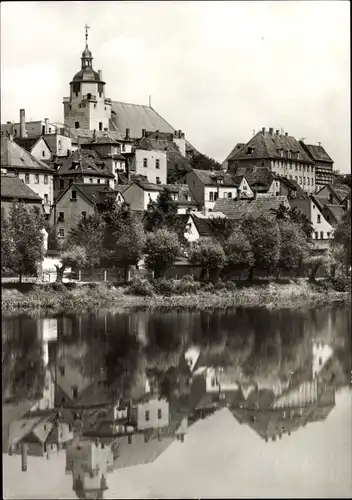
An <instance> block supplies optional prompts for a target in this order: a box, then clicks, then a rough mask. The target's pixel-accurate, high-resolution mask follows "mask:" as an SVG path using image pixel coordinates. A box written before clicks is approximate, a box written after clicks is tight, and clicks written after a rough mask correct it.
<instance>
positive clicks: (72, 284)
mask: <svg viewBox="0 0 352 500" xmlns="http://www.w3.org/2000/svg"><path fill="white" fill-rule="evenodd" d="M65 286H66V289H67V290H75V289H76V288H77V287H78V285H77V283H75V282H74V281H71V282H69V283H66V284H65Z"/></svg>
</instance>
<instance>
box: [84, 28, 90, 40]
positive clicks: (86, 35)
mask: <svg viewBox="0 0 352 500" xmlns="http://www.w3.org/2000/svg"><path fill="white" fill-rule="evenodd" d="M89 28H90V26H88V24H86V25H85V27H84V29H85V30H86V34H85V37H86V45H88V30H89Z"/></svg>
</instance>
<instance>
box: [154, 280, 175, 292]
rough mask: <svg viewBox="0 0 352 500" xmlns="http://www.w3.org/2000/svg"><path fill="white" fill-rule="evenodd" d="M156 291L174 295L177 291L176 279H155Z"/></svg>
mask: <svg viewBox="0 0 352 500" xmlns="http://www.w3.org/2000/svg"><path fill="white" fill-rule="evenodd" d="M153 285H154V291H155V293H157V294H158V295H167V296H170V295H174V294H175V293H177V285H176V283H175V281H174V280H170V279H167V278H159V279H157V280H154V282H153Z"/></svg>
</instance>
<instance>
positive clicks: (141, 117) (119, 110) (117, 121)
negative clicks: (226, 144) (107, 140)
mask: <svg viewBox="0 0 352 500" xmlns="http://www.w3.org/2000/svg"><path fill="white" fill-rule="evenodd" d="M110 122H111V123H110V125H111V128H112V129H115V130H118V131H120V133H122V134H124V133H125V131H126V129H129V130H130V137H131V138H133V139H139V138H141V137H142V130H143V129H144V130H148V131H156V130H159V131H160V132H164V133H171V134H174V132H175V129H174V128H173V127H172V126H171V125H170V124H169V123H168V122H167V121H166V120H164V118H162V116H160V115H159V113H157V112H156V111H155V109H153V108H152V107H150V106H144V105H142V104H131V103H127V102H121V101H112V102H111V121H110ZM186 146H187V148H188V149H190V150H194V151H196V149H195V148H194V147H193V146H192V145H191V144H190V143H189V142H188V141H186Z"/></svg>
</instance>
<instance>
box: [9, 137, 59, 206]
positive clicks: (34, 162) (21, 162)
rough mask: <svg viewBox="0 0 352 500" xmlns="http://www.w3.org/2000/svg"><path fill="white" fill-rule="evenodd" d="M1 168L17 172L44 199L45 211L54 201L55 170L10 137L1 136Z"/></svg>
mask: <svg viewBox="0 0 352 500" xmlns="http://www.w3.org/2000/svg"><path fill="white" fill-rule="evenodd" d="M1 168H2V169H4V170H6V171H7V172H8V173H13V174H15V175H16V176H17V177H18V178H19V179H20V180H22V181H23V182H24V183H25V184H27V185H28V187H30V188H31V189H32V191H34V192H35V193H36V194H37V195H38V196H40V197H41V199H42V204H43V208H44V212H45V213H46V214H49V213H50V209H51V206H52V204H53V202H54V180H53V179H54V170H53V168H51V167H50V166H48V165H46V164H45V163H44V162H42V161H41V160H38V159H36V158H34V157H33V156H32V155H31V154H30V153H28V151H26V150H25V149H23V148H22V147H21V146H19V145H18V144H17V143H16V142H15V141H13V140H11V138H8V137H2V138H1Z"/></svg>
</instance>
